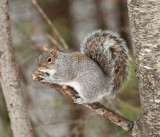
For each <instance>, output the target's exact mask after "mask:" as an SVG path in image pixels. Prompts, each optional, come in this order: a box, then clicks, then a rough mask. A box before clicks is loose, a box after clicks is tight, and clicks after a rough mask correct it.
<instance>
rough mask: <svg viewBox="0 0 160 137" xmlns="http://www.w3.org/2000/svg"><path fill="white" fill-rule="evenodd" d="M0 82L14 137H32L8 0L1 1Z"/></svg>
mask: <svg viewBox="0 0 160 137" xmlns="http://www.w3.org/2000/svg"><path fill="white" fill-rule="evenodd" d="M0 71H1V73H0V78H1V79H0V80H1V86H2V90H3V94H4V97H5V101H6V104H7V109H8V113H9V117H10V121H11V128H12V131H13V135H14V137H32V132H31V124H30V121H29V118H28V112H27V107H26V104H25V101H24V96H23V93H22V89H21V86H20V79H19V74H18V70H17V67H16V64H15V57H14V51H13V47H12V43H11V30H10V23H9V13H8V0H0Z"/></svg>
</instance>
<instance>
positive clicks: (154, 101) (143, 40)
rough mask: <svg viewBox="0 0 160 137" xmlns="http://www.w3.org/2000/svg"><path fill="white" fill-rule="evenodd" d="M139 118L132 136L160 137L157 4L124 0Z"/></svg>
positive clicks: (159, 4) (153, 0)
mask: <svg viewBox="0 0 160 137" xmlns="http://www.w3.org/2000/svg"><path fill="white" fill-rule="evenodd" d="M128 10H129V18H130V27H131V33H132V40H133V49H134V57H135V62H136V75H137V78H138V81H139V92H140V100H141V111H142V112H141V117H140V120H139V122H137V124H136V126H135V127H134V128H135V130H136V129H137V130H136V131H137V132H136V134H134V136H144V137H159V136H160V1H159V0H128Z"/></svg>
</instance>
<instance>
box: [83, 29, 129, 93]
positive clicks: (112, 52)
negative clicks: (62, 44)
mask: <svg viewBox="0 0 160 137" xmlns="http://www.w3.org/2000/svg"><path fill="white" fill-rule="evenodd" d="M81 52H82V53H83V54H85V55H87V56H88V57H90V58H92V59H93V60H94V61H95V62H96V63H97V64H98V65H99V66H100V67H101V68H102V69H103V71H104V73H105V74H106V75H107V77H108V78H109V79H110V82H111V84H113V87H112V91H113V92H112V93H113V94H115V92H116V91H117V88H118V87H119V86H120V83H121V81H122V80H123V79H124V78H125V77H126V74H127V72H128V66H129V63H128V61H129V58H130V57H129V53H128V48H127V45H126V43H125V41H124V40H123V39H121V38H120V36H119V35H118V34H116V33H113V32H111V31H101V30H98V31H94V32H92V33H90V34H89V35H88V36H87V37H86V38H85V40H84V41H83V43H82V45H81Z"/></svg>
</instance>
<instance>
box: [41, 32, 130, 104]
mask: <svg viewBox="0 0 160 137" xmlns="http://www.w3.org/2000/svg"><path fill="white" fill-rule="evenodd" d="M48 58H49V60H48ZM129 59H130V57H129V53H128V48H127V46H126V43H125V41H124V40H123V39H121V38H120V36H119V35H118V34H117V33H113V32H111V31H101V30H98V31H94V32H92V33H90V34H89V35H88V36H87V37H86V38H85V40H84V41H83V43H82V44H81V52H73V53H62V52H59V51H57V50H56V49H53V50H48V49H44V51H43V52H42V53H41V54H40V56H39V58H38V63H39V68H38V69H39V71H40V75H39V76H40V77H41V78H42V79H43V81H45V82H50V83H55V84H59V85H66V86H70V87H73V88H74V89H75V90H76V91H77V93H78V95H79V98H77V99H75V100H74V102H75V103H78V104H82V103H93V102H97V101H99V100H100V99H102V98H103V97H104V96H105V97H107V98H108V99H110V98H113V97H114V96H115V95H116V93H117V91H118V88H119V86H120V83H121V81H122V80H123V79H124V78H125V77H126V74H127V72H128V68H129V67H128V66H129V63H128V62H129ZM48 61H51V62H48Z"/></svg>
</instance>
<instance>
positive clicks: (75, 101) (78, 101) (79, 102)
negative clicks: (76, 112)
mask: <svg viewBox="0 0 160 137" xmlns="http://www.w3.org/2000/svg"><path fill="white" fill-rule="evenodd" d="M74 103H77V104H83V103H85V100H84V99H83V98H76V99H74Z"/></svg>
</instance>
